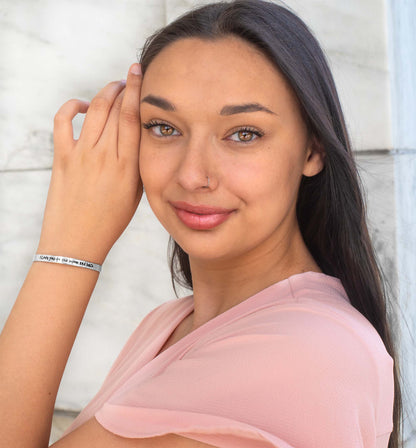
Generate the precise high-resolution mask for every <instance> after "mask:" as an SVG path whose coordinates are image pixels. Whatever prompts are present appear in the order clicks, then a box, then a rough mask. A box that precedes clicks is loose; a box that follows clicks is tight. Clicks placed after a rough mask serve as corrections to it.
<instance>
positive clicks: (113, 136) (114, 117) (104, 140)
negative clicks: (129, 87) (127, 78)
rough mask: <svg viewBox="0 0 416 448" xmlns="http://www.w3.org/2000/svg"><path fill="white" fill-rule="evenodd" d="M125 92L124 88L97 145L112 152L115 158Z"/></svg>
mask: <svg viewBox="0 0 416 448" xmlns="http://www.w3.org/2000/svg"><path fill="white" fill-rule="evenodd" d="M125 91H126V89H125V88H124V89H123V90H122V91H121V92H120V93H119V94H118V96H117V98H116V99H115V101H114V103H113V106H112V108H111V110H110V114H109V116H108V119H107V122H106V124H105V127H104V130H103V133H102V134H101V137H100V139H99V140H98V142H97V144H96V146H97V147H101V148H103V150H105V151H106V152H108V153H110V152H112V153H113V155H114V157H115V158H117V143H118V122H119V117H120V110H121V105H122V102H123V97H124V93H125Z"/></svg>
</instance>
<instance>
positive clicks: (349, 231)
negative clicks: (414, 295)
mask: <svg viewBox="0 0 416 448" xmlns="http://www.w3.org/2000/svg"><path fill="white" fill-rule="evenodd" d="M229 35H234V36H238V37H240V38H242V39H244V40H246V41H248V42H249V43H251V44H253V45H255V46H256V47H257V48H259V49H260V50H261V51H262V52H263V54H264V55H265V56H266V57H267V58H268V59H269V60H270V61H271V62H272V63H273V64H274V65H275V67H276V68H277V69H278V70H279V71H280V72H281V73H282V74H283V75H284V76H285V78H286V80H287V81H288V82H289V84H290V85H291V87H292V89H293V91H294V93H295V94H296V96H297V98H298V100H299V103H300V107H301V110H302V113H303V116H304V119H305V122H306V124H307V126H308V127H309V130H310V132H311V133H312V135H313V136H314V138H315V139H316V140H317V141H318V142H319V144H320V146H321V147H322V148H323V150H324V151H325V167H324V169H323V170H322V171H321V172H320V173H319V174H317V175H315V176H313V177H305V176H304V177H303V178H302V180H301V184H300V188H299V193H298V201H297V207H296V213H297V219H298V222H299V227H300V230H301V233H302V235H303V238H304V240H305V243H306V245H307V247H308V249H309V251H310V252H311V254H312V256H313V257H314V259H315V261H316V262H317V263H318V265H319V266H320V268H321V270H322V271H323V272H324V273H325V274H328V275H331V276H334V277H337V278H339V279H340V280H341V282H342V284H343V286H344V289H345V291H346V293H347V295H348V297H349V299H350V301H351V303H352V305H353V306H354V307H355V308H356V309H357V310H359V311H360V312H361V313H362V314H363V315H364V316H365V317H366V318H367V319H368V320H369V321H370V322H371V323H372V325H373V326H374V327H375V329H376V330H377V332H378V333H379V335H380V336H381V338H382V340H383V342H384V344H385V347H386V349H387V351H388V352H389V354H390V355H391V356H392V358H393V359H394V361H395V363H394V366H395V367H394V368H395V371H394V376H395V398H394V411H393V422H394V429H393V433H392V435H391V437H390V441H389V448H398V447H399V446H400V434H401V414H402V410H401V409H402V403H401V390H400V383H399V370H398V362H397V361H398V360H397V356H396V351H395V347H394V344H393V339H392V334H391V330H390V326H389V319H388V312H387V306H386V300H387V294H386V291H385V288H384V282H383V275H382V272H381V269H380V267H379V266H378V264H377V261H376V256H375V253H374V249H373V246H372V243H371V240H370V236H369V232H368V228H367V224H366V208H365V203H364V201H363V196H362V186H361V182H360V178H359V175H358V172H357V168H356V164H355V161H354V158H353V153H352V149H351V144H350V140H349V137H348V132H347V129H346V125H345V121H344V117H343V113H342V110H341V106H340V102H339V98H338V94H337V91H336V87H335V83H334V80H333V77H332V74H331V71H330V69H329V66H328V63H327V61H326V58H325V55H324V54H323V51H322V49H321V47H320V45H319V43H318V42H317V40H316V39H315V37H314V36H313V34H312V33H311V31H310V30H309V29H308V27H307V26H306V25H305V24H304V23H303V21H302V20H300V19H299V18H298V17H297V16H296V15H295V14H293V13H292V12H291V11H290V10H288V8H286V7H283V6H279V5H277V4H275V3H271V2H268V1H261V0H236V1H231V2H217V3H212V4H209V5H206V6H202V7H199V8H197V9H195V10H192V11H190V12H188V13H187V14H185V15H183V16H182V17H180V18H178V19H177V20H175V21H174V22H172V23H171V24H170V25H168V26H166V27H165V28H163V29H161V30H160V31H158V32H156V33H155V34H154V35H153V36H151V37H150V38H149V39H148V40H147V41H146V43H145V45H144V48H143V51H142V54H141V58H140V62H141V64H142V70H143V73H145V72H146V68H147V67H148V66H149V64H150V63H151V61H152V60H153V58H154V57H155V56H157V54H158V53H159V52H160V51H161V50H163V49H164V48H165V47H166V46H167V45H169V44H171V43H173V42H175V41H177V40H179V39H183V38H189V37H194V38H201V39H210V40H213V39H218V38H221V37H225V36H229ZM170 263H171V274H172V282H173V283H174V284H175V282H176V283H178V284H180V285H182V286H185V287H187V288H189V289H192V275H191V270H190V264H189V257H188V255H187V254H186V253H185V252H184V251H183V250H182V248H181V247H180V246H179V245H178V244H177V243H176V242H175V241H174V240H172V239H171V240H170Z"/></svg>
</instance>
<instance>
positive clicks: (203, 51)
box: [140, 37, 322, 260]
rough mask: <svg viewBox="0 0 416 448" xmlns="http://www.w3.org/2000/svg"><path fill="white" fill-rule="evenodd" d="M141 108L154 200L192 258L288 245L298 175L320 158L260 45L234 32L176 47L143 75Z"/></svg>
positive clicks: (311, 170)
mask: <svg viewBox="0 0 416 448" xmlns="http://www.w3.org/2000/svg"><path fill="white" fill-rule="evenodd" d="M140 114H141V122H142V126H143V128H142V136H141V144H140V173H141V177H142V180H143V184H144V187H145V191H146V195H147V198H148V201H149V203H150V206H151V208H152V210H153V211H154V213H155V215H156V216H157V218H158V219H159V221H160V222H161V223H162V225H163V226H164V227H165V228H166V230H167V231H168V232H169V233H170V235H171V236H172V237H173V238H174V240H175V241H177V243H178V244H179V245H180V246H181V247H182V248H183V250H184V251H185V252H187V253H188V254H189V256H190V257H191V259H192V258H195V259H206V260H208V259H210V260H214V259H215V260H227V259H232V258H235V257H239V256H242V255H247V254H250V253H252V254H255V253H257V254H261V253H262V252H264V251H269V250H273V249H275V248H276V247H277V246H282V242H286V246H287V242H288V241H289V242H290V238H291V235H292V234H293V232H294V229H295V228H297V222H296V214H295V206H296V198H297V192H298V188H299V183H300V180H301V176H302V174H305V175H307V176H312V175H314V174H316V173H318V172H319V171H320V169H321V168H322V159H321V156H320V155H319V154H318V153H317V152H316V151H313V148H312V142H311V141H310V139H309V136H308V132H307V129H306V126H305V124H304V122H303V120H302V117H301V114H300V110H299V107H298V104H297V101H296V98H295V96H294V94H293V93H292V91H291V89H290V88H289V87H288V85H287V83H286V82H285V80H284V78H283V77H282V75H281V74H280V73H279V72H278V71H277V70H276V69H275V68H274V66H273V65H272V64H271V63H270V62H269V61H268V60H267V59H266V58H265V57H264V56H263V55H262V54H261V53H260V52H258V51H257V50H256V49H255V48H254V47H253V46H251V45H250V44H248V43H246V42H245V41H243V40H241V39H239V38H237V37H226V38H222V39H219V40H215V41H204V40H200V39H196V38H189V39H182V40H179V41H177V42H175V43H173V44H171V45H169V46H168V47H166V48H165V49H164V50H163V51H162V52H161V53H159V54H158V56H156V58H155V59H154V60H153V61H152V62H151V64H150V65H149V67H148V69H147V71H146V73H145V76H144V79H143V85H142V91H141V109H140ZM208 177H209V183H208V179H207V178H208ZM283 245H284V246H285V244H284V243H283Z"/></svg>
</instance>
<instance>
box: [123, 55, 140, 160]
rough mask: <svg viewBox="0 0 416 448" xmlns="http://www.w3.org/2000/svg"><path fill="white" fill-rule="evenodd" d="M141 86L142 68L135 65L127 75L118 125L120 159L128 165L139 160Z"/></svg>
mask: <svg viewBox="0 0 416 448" xmlns="http://www.w3.org/2000/svg"><path fill="white" fill-rule="evenodd" d="M141 84H142V76H141V67H140V64H137V63H135V64H133V65H131V66H130V70H129V73H128V75H127V84H126V91H125V93H124V98H123V102H122V105H121V110H120V119H119V124H118V158H119V159H120V160H124V161H126V162H127V163H135V162H136V161H137V160H138V158H139V143H140V116H139V106H140V88H141ZM135 166H136V165H135Z"/></svg>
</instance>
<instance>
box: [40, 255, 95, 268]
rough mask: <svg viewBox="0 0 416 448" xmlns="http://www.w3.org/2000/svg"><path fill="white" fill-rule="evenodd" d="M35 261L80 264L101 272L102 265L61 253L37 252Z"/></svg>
mask: <svg viewBox="0 0 416 448" xmlns="http://www.w3.org/2000/svg"><path fill="white" fill-rule="evenodd" d="M33 261H45V262H47V263H59V264H68V265H70V266H78V267H80V268H87V269H91V270H93V271H97V272H101V265H100V264H96V263H91V262H90V261H85V260H78V259H76V258H70V257H62V256H59V255H44V254H35V256H34V257H33Z"/></svg>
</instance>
